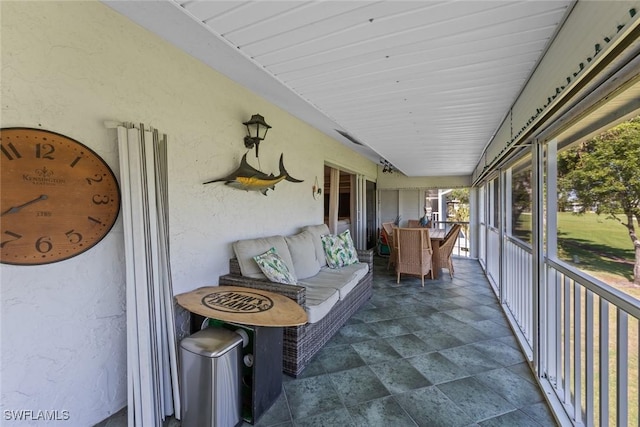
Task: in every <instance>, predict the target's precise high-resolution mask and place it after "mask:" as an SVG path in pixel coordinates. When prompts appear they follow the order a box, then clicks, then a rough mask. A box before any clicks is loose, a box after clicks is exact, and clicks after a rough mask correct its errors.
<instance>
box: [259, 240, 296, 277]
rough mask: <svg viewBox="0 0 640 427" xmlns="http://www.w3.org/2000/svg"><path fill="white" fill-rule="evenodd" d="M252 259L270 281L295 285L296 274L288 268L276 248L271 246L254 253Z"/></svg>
mask: <svg viewBox="0 0 640 427" xmlns="http://www.w3.org/2000/svg"><path fill="white" fill-rule="evenodd" d="M253 259H254V260H255V261H256V262H257V263H258V266H259V267H260V270H262V272H263V273H264V275H265V276H267V279H269V280H271V281H272V282H277V283H284V284H287V285H295V284H296V283H297V281H298V280H297V279H296V276H295V275H294V274H293V272H291V271H290V270H289V267H287V264H285V263H284V261H283V260H282V258H280V255H278V253H277V252H276V248H271V249H269V250H268V251H267V252H265V253H263V254H260V255H256V256H254V257H253Z"/></svg>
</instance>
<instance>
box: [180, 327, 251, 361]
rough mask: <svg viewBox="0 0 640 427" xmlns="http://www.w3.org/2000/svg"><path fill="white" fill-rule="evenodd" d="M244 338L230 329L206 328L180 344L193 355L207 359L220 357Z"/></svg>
mask: <svg viewBox="0 0 640 427" xmlns="http://www.w3.org/2000/svg"><path fill="white" fill-rule="evenodd" d="M241 343H242V337H241V336H240V335H239V334H237V333H235V332H233V331H230V330H228V329H223V328H206V329H203V330H201V331H198V332H196V333H194V334H193V335H190V336H188V337H186V338H184V339H183V340H182V341H181V342H180V347H182V348H183V349H184V350H187V351H189V352H191V353H195V354H198V355H200V356H205V357H210V358H214V357H220V356H222V355H223V354H225V353H226V352H228V351H229V350H231V349H232V348H234V347H235V346H237V345H238V344H241Z"/></svg>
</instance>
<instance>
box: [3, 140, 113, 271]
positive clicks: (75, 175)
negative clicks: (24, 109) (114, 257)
mask: <svg viewBox="0 0 640 427" xmlns="http://www.w3.org/2000/svg"><path fill="white" fill-rule="evenodd" d="M119 211H120V188H119V187H118V182H117V181H116V178H115V176H114V174H113V172H112V171H111V169H110V168H109V166H108V165H107V164H106V163H105V162H104V160H102V158H100V156H98V155H97V154H96V153H95V152H93V151H92V150H91V149H90V148H88V147H87V146H85V145H83V144H81V143H80V142H78V141H75V140H73V139H71V138H69V137H67V136H64V135H60V134H58V133H54V132H49V131H46V130H41V129H29V128H4V129H1V130H0V215H1V216H0V229H1V230H0V232H1V234H0V262H2V263H4V264H16V265H38V264H49V263H52V262H57V261H61V260H65V259H68V258H71V257H73V256H76V255H78V254H81V253H83V252H85V251H87V250H89V249H90V248H92V247H93V246H95V245H96V244H97V243H98V242H99V241H100V240H102V238H104V237H105V236H106V235H107V233H108V232H109V230H111V228H112V227H113V224H114V223H115V221H116V219H117V217H118V212H119Z"/></svg>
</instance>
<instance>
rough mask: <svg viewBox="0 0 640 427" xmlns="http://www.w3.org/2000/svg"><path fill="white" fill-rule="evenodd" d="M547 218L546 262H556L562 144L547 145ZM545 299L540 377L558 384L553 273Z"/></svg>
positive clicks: (557, 305) (557, 316)
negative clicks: (559, 163) (542, 374)
mask: <svg viewBox="0 0 640 427" xmlns="http://www.w3.org/2000/svg"><path fill="white" fill-rule="evenodd" d="M545 151H546V156H545V160H546V161H545V163H546V168H545V169H546V182H547V183H546V194H547V196H546V205H547V208H546V210H545V211H546V215H545V226H544V227H545V235H546V243H545V247H544V248H543V249H544V253H545V254H546V258H550V259H555V258H556V254H557V251H558V249H557V247H558V162H557V159H558V141H557V140H552V141H549V142H548V143H547V144H546V150H545ZM545 270H546V269H545ZM543 274H545V276H546V280H545V282H544V283H545V285H544V289H543V290H544V298H543V299H541V305H542V306H541V310H540V312H541V313H542V315H541V317H540V330H541V331H542V333H544V337H541V341H540V345H541V357H542V358H541V361H540V362H541V366H540V373H546V375H547V377H548V378H549V379H550V380H551V381H552V382H553V383H556V382H557V379H558V377H559V375H560V372H559V371H558V367H559V360H557V359H559V357H560V354H559V352H558V351H557V349H559V348H560V336H559V331H558V327H557V325H558V324H559V322H560V318H561V314H560V283H559V280H558V278H557V276H556V274H555V272H553V271H552V270H551V269H549V270H548V271H547V272H546V273H544V272H543Z"/></svg>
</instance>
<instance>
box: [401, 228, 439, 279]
mask: <svg viewBox="0 0 640 427" xmlns="http://www.w3.org/2000/svg"><path fill="white" fill-rule="evenodd" d="M394 240H395V242H396V246H397V260H396V273H397V276H398V277H397V283H400V275H401V274H409V275H413V276H419V277H420V280H421V282H422V286H423V287H424V276H426V275H427V274H430V273H431V277H433V273H432V271H433V266H432V256H433V249H432V248H431V239H430V238H429V229H428V228H396V229H394Z"/></svg>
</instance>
